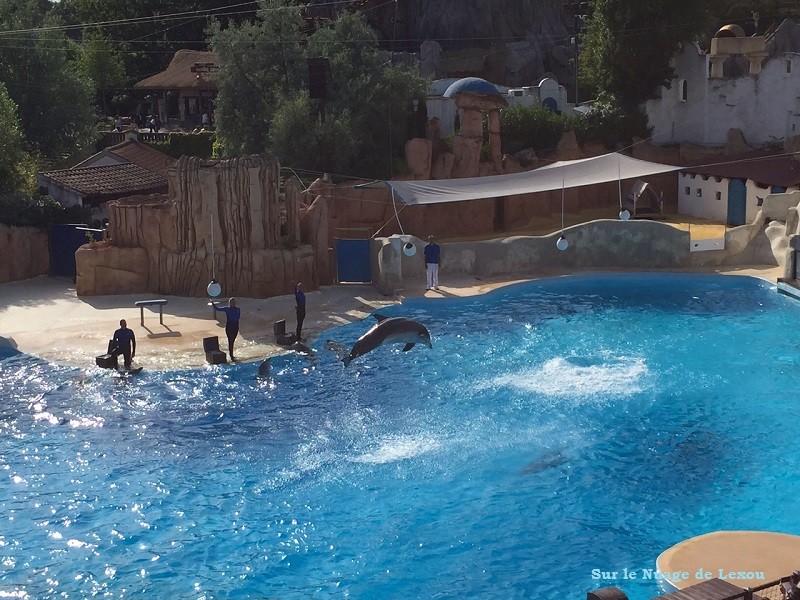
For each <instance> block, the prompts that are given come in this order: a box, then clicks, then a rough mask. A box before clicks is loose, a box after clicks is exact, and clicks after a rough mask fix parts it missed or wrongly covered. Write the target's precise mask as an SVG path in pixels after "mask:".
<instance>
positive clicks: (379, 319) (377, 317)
mask: <svg viewBox="0 0 800 600" xmlns="http://www.w3.org/2000/svg"><path fill="white" fill-rule="evenodd" d="M372 316H373V317H375V320H376V321H378V323H380V322H381V321H385V320H386V319H388V318H389V317H387V316H386V315H382V314H379V313H372Z"/></svg>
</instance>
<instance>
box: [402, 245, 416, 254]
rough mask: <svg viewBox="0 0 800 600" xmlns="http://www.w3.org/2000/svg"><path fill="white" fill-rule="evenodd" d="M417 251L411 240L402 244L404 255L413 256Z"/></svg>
mask: <svg viewBox="0 0 800 600" xmlns="http://www.w3.org/2000/svg"><path fill="white" fill-rule="evenodd" d="M416 253H417V247H416V246H415V245H414V244H413V243H412V242H406V243H405V244H404V245H403V254H405V255H406V256H414V255H415V254H416Z"/></svg>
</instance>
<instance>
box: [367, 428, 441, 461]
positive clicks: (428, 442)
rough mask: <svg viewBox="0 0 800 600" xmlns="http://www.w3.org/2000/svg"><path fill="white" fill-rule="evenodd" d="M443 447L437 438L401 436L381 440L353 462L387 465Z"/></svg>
mask: <svg viewBox="0 0 800 600" xmlns="http://www.w3.org/2000/svg"><path fill="white" fill-rule="evenodd" d="M440 447H441V444H440V443H439V441H437V440H436V439H435V438H431V437H425V436H412V435H400V436H392V437H388V438H386V439H384V440H381V441H380V442H379V443H378V444H377V446H376V447H375V448H374V449H371V450H370V451H368V452H365V453H364V454H361V455H360V456H357V457H355V458H354V459H353V462H359V463H368V464H385V463H390V462H395V461H398V460H407V459H409V458H414V457H415V456H420V455H422V454H426V453H428V452H431V451H433V450H436V449H438V448H440Z"/></svg>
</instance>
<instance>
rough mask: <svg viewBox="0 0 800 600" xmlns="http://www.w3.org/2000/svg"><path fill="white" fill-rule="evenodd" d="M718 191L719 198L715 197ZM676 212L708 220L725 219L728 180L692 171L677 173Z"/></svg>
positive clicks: (726, 215)
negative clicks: (704, 176)
mask: <svg viewBox="0 0 800 600" xmlns="http://www.w3.org/2000/svg"><path fill="white" fill-rule="evenodd" d="M687 188H688V193H687ZM698 193H699V194H700V195H698ZM718 193H719V199H717V194H718ZM678 212H679V213H680V214H682V215H691V216H693V217H698V218H700V219H708V220H710V221H722V222H725V221H727V219H728V180H727V179H724V178H722V179H719V178H716V177H707V178H703V176H702V175H696V174H694V173H679V174H678Z"/></svg>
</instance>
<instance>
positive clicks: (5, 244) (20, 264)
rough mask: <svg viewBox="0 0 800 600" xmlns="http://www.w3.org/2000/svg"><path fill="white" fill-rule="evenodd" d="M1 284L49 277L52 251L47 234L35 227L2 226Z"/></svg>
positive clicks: (0, 241)
mask: <svg viewBox="0 0 800 600" xmlns="http://www.w3.org/2000/svg"><path fill="white" fill-rule="evenodd" d="M0 256H2V257H3V260H0V283H7V282H9V281H19V280H21V279H30V278H31V277H38V276H39V275H47V272H48V270H49V269H50V249H49V243H48V237H47V233H46V232H45V231H42V230H41V229H36V228H34V227H8V226H6V225H0Z"/></svg>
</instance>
